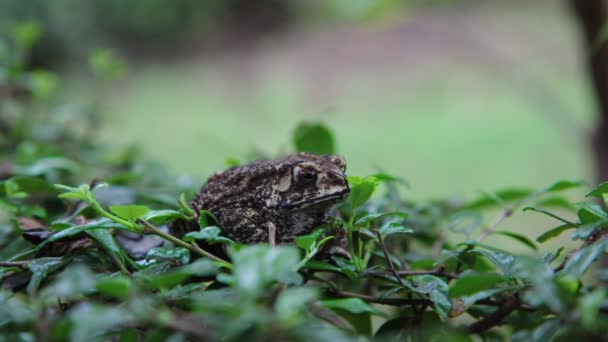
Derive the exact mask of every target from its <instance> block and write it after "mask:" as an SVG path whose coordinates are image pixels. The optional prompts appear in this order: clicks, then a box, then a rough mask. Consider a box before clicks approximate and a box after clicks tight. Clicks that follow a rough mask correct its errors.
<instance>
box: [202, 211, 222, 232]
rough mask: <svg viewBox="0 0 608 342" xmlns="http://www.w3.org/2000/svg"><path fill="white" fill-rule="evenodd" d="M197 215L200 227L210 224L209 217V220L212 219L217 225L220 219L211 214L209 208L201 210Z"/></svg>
mask: <svg viewBox="0 0 608 342" xmlns="http://www.w3.org/2000/svg"><path fill="white" fill-rule="evenodd" d="M198 215H199V217H198V226H199V227H200V228H201V229H203V228H206V227H209V226H210V225H209V219H211V221H213V222H214V224H215V225H216V226H218V227H219V224H220V220H218V219H217V217H215V215H213V214H212V213H211V212H210V211H209V210H201V211H200V212H199V214H198Z"/></svg>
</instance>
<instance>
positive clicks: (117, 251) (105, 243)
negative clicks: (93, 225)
mask: <svg viewBox="0 0 608 342" xmlns="http://www.w3.org/2000/svg"><path fill="white" fill-rule="evenodd" d="M86 233H87V234H88V235H89V236H91V237H92V238H93V239H94V240H95V241H96V242H97V243H98V244H100V245H101V246H102V247H103V249H105V250H106V251H107V252H108V253H109V254H110V255H112V256H113V257H114V259H115V260H117V261H118V262H120V265H119V266H120V267H121V269H122V270H126V266H125V262H126V261H127V260H129V258H128V257H127V254H126V252H125V251H124V249H122V247H120V245H118V243H117V242H116V240H115V239H114V236H113V235H112V232H111V231H110V230H108V229H93V230H87V231H86Z"/></svg>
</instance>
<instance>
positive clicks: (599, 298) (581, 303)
mask: <svg viewBox="0 0 608 342" xmlns="http://www.w3.org/2000/svg"><path fill="white" fill-rule="evenodd" d="M605 298H606V291H605V290H604V289H601V288H600V289H595V290H594V291H592V292H590V293H587V294H585V295H584V296H582V297H580V298H579V299H578V311H579V313H580V315H581V323H582V324H583V327H585V328H587V329H592V328H594V327H595V326H596V324H597V317H598V315H599V312H600V307H601V306H602V302H603V301H604V299H605Z"/></svg>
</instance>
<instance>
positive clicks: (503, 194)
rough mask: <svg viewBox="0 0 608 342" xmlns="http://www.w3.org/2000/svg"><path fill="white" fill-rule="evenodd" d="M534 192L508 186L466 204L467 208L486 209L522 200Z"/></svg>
mask: <svg viewBox="0 0 608 342" xmlns="http://www.w3.org/2000/svg"><path fill="white" fill-rule="evenodd" d="M532 193H533V191H532V190H530V189H519V188H506V189H502V190H499V191H496V192H494V193H485V194H484V195H483V196H482V197H480V198H478V199H476V200H473V201H471V202H470V203H469V204H467V205H465V206H464V207H465V209H485V208H490V207H495V206H500V207H504V206H505V204H506V203H512V202H516V201H519V200H522V199H524V198H526V197H528V196H530V195H531V194H532Z"/></svg>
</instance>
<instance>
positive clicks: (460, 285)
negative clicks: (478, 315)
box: [450, 273, 505, 298]
mask: <svg viewBox="0 0 608 342" xmlns="http://www.w3.org/2000/svg"><path fill="white" fill-rule="evenodd" d="M504 281H505V279H504V277H503V276H501V275H499V274H496V273H466V274H463V275H461V276H460V277H459V278H458V279H457V280H456V282H455V283H454V285H452V287H451V288H450V297H452V298H456V297H463V296H469V295H472V294H474V293H477V292H482V291H485V290H489V289H492V288H493V287H495V286H496V285H497V284H500V283H503V282H504Z"/></svg>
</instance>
